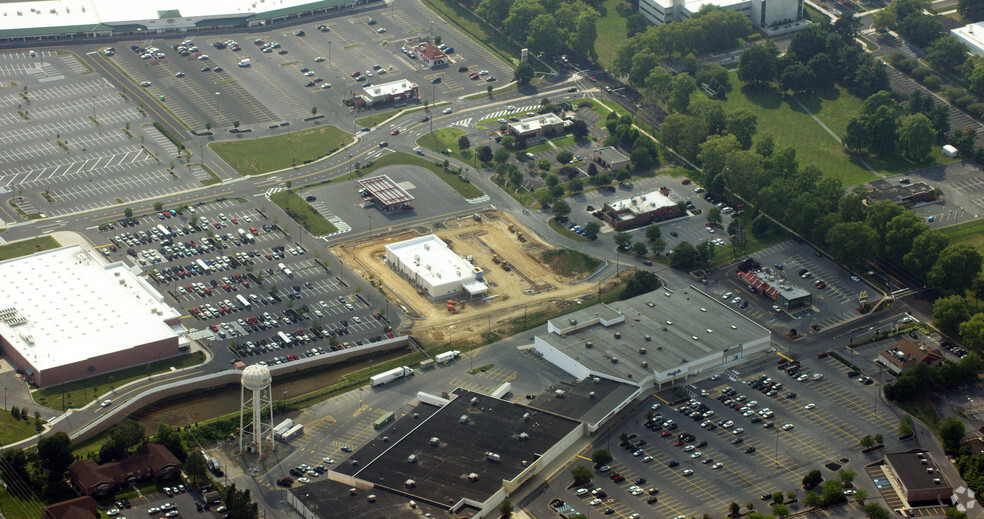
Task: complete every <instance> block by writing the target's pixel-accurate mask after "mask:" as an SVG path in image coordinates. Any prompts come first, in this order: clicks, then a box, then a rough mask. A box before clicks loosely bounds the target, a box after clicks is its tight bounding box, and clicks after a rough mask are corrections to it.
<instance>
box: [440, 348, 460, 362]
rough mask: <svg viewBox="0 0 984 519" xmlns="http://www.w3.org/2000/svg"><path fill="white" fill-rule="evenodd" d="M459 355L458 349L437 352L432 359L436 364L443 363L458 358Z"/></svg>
mask: <svg viewBox="0 0 984 519" xmlns="http://www.w3.org/2000/svg"><path fill="white" fill-rule="evenodd" d="M460 355H461V352H460V351H458V350H452V351H446V352H444V353H439V354H437V356H436V357H434V360H435V361H437V363H438V364H445V363H447V362H450V361H452V360H454V359H456V358H458V356H460Z"/></svg>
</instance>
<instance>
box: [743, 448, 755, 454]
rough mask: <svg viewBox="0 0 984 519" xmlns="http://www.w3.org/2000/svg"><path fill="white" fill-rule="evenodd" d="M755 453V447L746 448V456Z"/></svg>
mask: <svg viewBox="0 0 984 519" xmlns="http://www.w3.org/2000/svg"><path fill="white" fill-rule="evenodd" d="M753 452H755V447H752V446H748V447H746V448H745V454H751V453H753Z"/></svg>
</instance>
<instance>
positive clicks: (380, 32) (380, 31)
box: [376, 27, 386, 34]
mask: <svg viewBox="0 0 984 519" xmlns="http://www.w3.org/2000/svg"><path fill="white" fill-rule="evenodd" d="M376 32H378V33H379V34H382V33H384V32H386V29H384V28H383V27H380V28H378V29H376Z"/></svg>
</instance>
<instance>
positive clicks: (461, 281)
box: [386, 234, 489, 299]
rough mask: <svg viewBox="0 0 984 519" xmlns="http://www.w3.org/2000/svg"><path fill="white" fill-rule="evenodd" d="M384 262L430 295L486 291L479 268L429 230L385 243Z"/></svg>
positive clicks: (475, 294)
mask: <svg viewBox="0 0 984 519" xmlns="http://www.w3.org/2000/svg"><path fill="white" fill-rule="evenodd" d="M386 262H387V264H388V265H389V266H390V268H392V269H393V270H395V271H397V272H399V273H400V274H403V276H404V277H405V278H407V280H408V281H409V282H410V284H412V285H413V286H415V287H417V288H420V289H421V290H423V291H424V292H425V293H426V294H427V295H428V297H430V298H431V299H444V298H447V297H451V296H454V295H455V294H458V293H461V292H467V293H468V295H469V296H477V295H481V294H484V293H486V292H488V290H489V287H488V285H486V284H485V282H484V281H483V280H482V274H483V273H482V269H481V268H479V267H476V266H474V265H472V264H471V263H470V262H468V261H467V260H465V259H463V258H462V257H460V256H458V255H457V254H455V253H454V252H453V251H452V250H451V249H450V248H448V246H447V244H445V243H444V241H443V240H441V239H440V238H438V237H437V236H435V235H433V234H428V235H427V236H421V237H419V238H412V239H409V240H406V241H401V242H398V243H393V244H390V245H387V246H386Z"/></svg>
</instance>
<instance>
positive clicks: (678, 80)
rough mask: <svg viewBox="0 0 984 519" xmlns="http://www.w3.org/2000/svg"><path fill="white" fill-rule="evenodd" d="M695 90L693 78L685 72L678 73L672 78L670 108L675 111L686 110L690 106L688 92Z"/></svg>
mask: <svg viewBox="0 0 984 519" xmlns="http://www.w3.org/2000/svg"><path fill="white" fill-rule="evenodd" d="M694 90H697V85H696V84H695V83H694V78H692V77H690V76H689V75H687V74H679V75H677V76H676V77H674V78H673V82H672V87H671V91H670V108H671V109H673V110H675V111H677V112H681V113H682V112H686V111H687V107H688V106H690V94H692V93H694Z"/></svg>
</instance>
